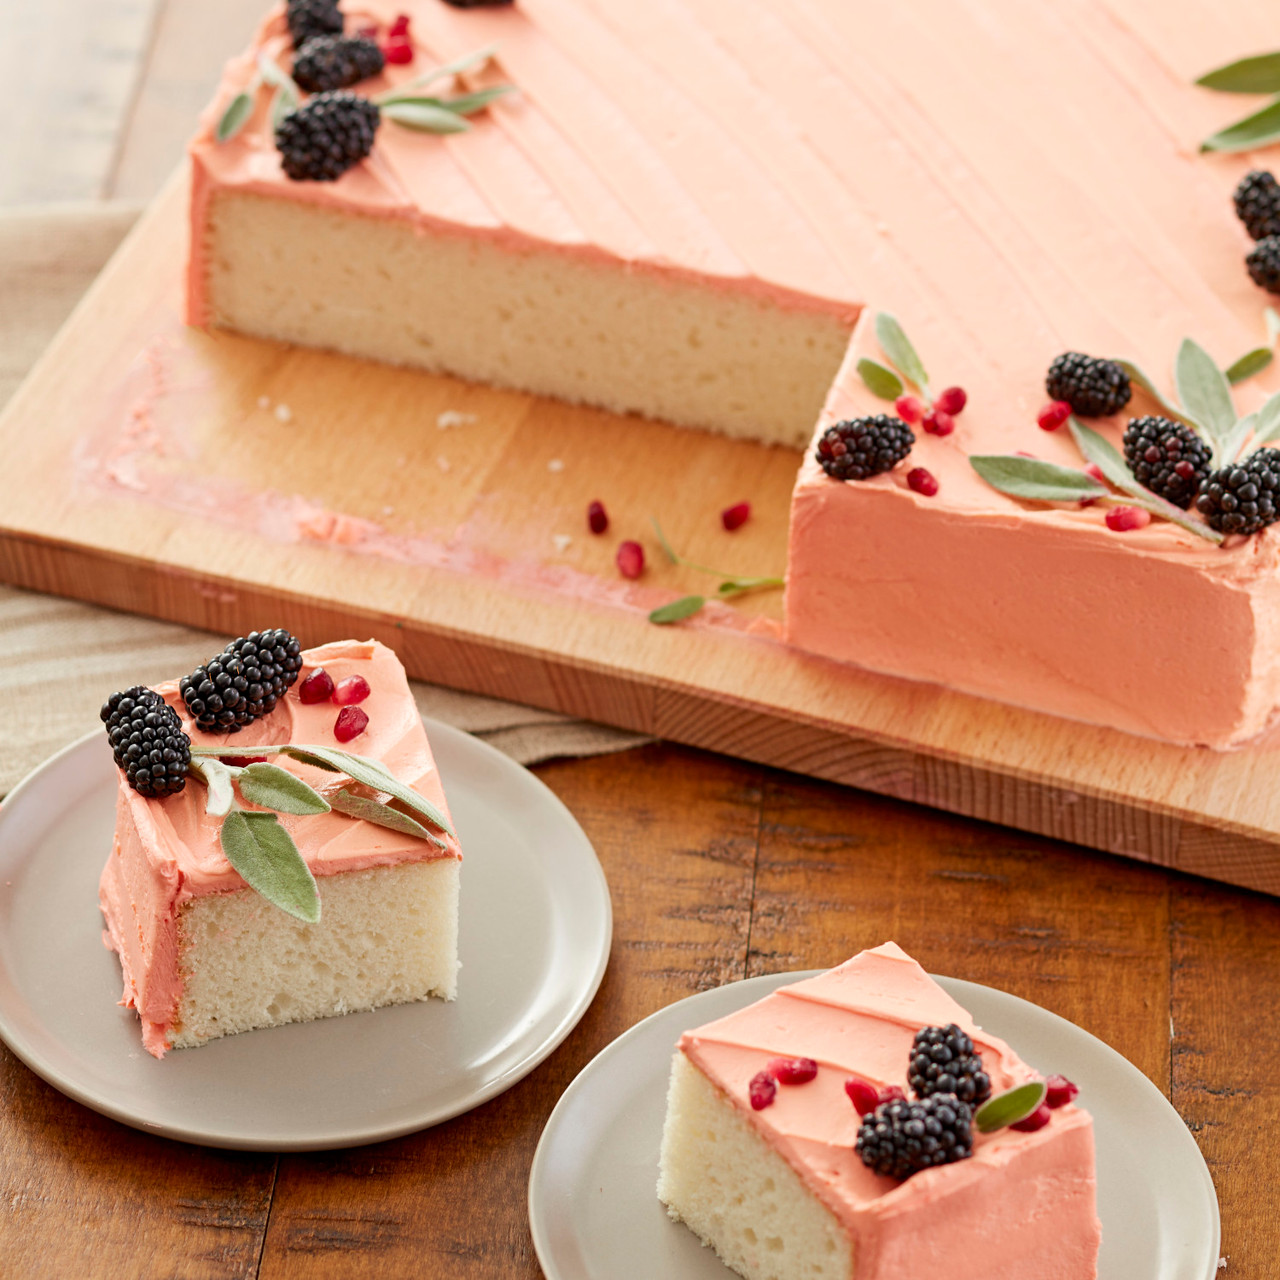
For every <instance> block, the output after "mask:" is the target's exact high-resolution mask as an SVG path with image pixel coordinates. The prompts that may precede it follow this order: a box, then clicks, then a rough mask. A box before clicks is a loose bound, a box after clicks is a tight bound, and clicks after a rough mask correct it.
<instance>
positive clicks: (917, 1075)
mask: <svg viewBox="0 0 1280 1280" xmlns="http://www.w3.org/2000/svg"><path fill="white" fill-rule="evenodd" d="M907 1083H908V1084H910V1086H911V1089H912V1092H913V1093H914V1094H915V1095H916V1097H917V1098H929V1097H932V1096H933V1095H934V1094H954V1095H955V1097H956V1098H958V1099H959V1100H960V1101H961V1102H964V1103H972V1104H973V1105H974V1106H979V1105H981V1104H982V1103H984V1102H986V1100H987V1099H988V1098H989V1097H990V1096H991V1077H990V1076H989V1075H987V1073H986V1072H985V1071H984V1070H983V1069H982V1056H981V1055H980V1054H978V1053H975V1052H974V1048H973V1041H972V1040H970V1039H969V1037H968V1036H967V1035H965V1033H964V1032H963V1031H961V1030H960V1028H959V1027H957V1026H956V1024H955V1023H954V1022H952V1023H949V1024H948V1025H947V1026H945V1027H921V1028H920V1030H919V1031H917V1032H916V1038H915V1039H914V1040H913V1041H912V1042H911V1065H910V1067H909V1068H908V1072H907Z"/></svg>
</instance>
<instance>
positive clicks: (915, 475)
mask: <svg viewBox="0 0 1280 1280" xmlns="http://www.w3.org/2000/svg"><path fill="white" fill-rule="evenodd" d="M907 484H908V485H909V486H910V487H911V488H912V489H914V490H915V491H916V492H917V493H922V494H924V496H925V497H926V498H932V497H933V495H934V494H935V493H937V492H938V481H937V477H935V476H934V474H933V472H932V471H926V470H925V469H924V468H923V467H912V468H911V470H910V471H908V472H907Z"/></svg>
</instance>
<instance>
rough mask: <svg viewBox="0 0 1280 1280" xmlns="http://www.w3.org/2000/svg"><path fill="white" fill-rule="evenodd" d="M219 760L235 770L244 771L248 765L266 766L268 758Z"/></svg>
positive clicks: (248, 757)
mask: <svg viewBox="0 0 1280 1280" xmlns="http://www.w3.org/2000/svg"><path fill="white" fill-rule="evenodd" d="M218 759H219V760H221V761H222V763H223V764H229V765H231V766H232V767H233V768H239V769H243V768H244V766H245V765H247V764H266V763H267V757H266V756H219V757H218Z"/></svg>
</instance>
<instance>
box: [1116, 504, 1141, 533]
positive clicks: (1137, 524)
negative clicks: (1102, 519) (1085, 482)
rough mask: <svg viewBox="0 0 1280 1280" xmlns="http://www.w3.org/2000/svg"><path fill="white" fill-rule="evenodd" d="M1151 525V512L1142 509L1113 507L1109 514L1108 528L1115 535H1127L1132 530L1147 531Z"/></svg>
mask: <svg viewBox="0 0 1280 1280" xmlns="http://www.w3.org/2000/svg"><path fill="white" fill-rule="evenodd" d="M1150 523H1151V512H1149V511H1144V510H1143V509H1142V508H1141V507H1112V508H1111V510H1110V511H1108V512H1107V528H1108V529H1111V530H1113V531H1114V532H1115V533H1127V532H1128V531H1129V530H1130V529H1145V528H1146V527H1147V525H1149V524H1150Z"/></svg>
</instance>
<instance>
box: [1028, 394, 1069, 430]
mask: <svg viewBox="0 0 1280 1280" xmlns="http://www.w3.org/2000/svg"><path fill="white" fill-rule="evenodd" d="M1069 417H1071V406H1070V405H1069V404H1068V403H1067V402H1066V401H1065V400H1050V401H1049V403H1048V404H1047V405H1045V407H1044V408H1043V409H1041V410H1040V412H1039V413H1038V414H1036V422H1037V423H1038V424H1039V426H1040V430H1041V431H1057V429H1058V428H1059V427H1060V426H1062V424H1063V423H1064V422H1066V420H1067V419H1068V418H1069Z"/></svg>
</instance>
